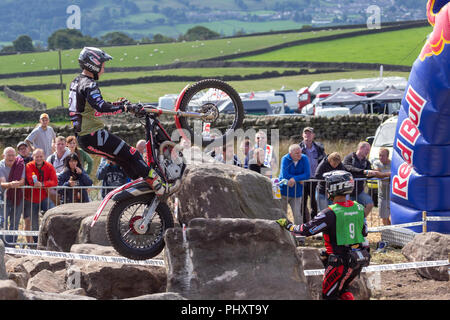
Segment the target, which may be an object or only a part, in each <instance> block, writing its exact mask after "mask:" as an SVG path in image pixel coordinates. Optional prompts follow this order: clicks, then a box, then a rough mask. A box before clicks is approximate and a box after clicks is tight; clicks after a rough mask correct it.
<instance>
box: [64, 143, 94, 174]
mask: <svg viewBox="0 0 450 320" xmlns="http://www.w3.org/2000/svg"><path fill="white" fill-rule="evenodd" d="M66 143H67V148H69V150H70V152H71V153H75V154H76V155H77V156H78V159H79V160H80V164H81V168H82V169H83V170H84V171H85V172H86V174H87V175H90V174H91V172H92V165H93V163H94V161H93V160H92V157H91V156H90V155H89V153H87V152H86V151H84V150H83V149H79V148H78V142H77V138H76V137H75V136H68V137H67V139H66ZM86 164H87V168H86Z"/></svg>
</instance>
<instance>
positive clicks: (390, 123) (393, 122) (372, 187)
mask: <svg viewBox="0 0 450 320" xmlns="http://www.w3.org/2000/svg"><path fill="white" fill-rule="evenodd" d="M397 121H398V116H394V117H391V118H389V119H387V120H386V121H384V122H383V123H382V124H380V126H379V127H378V128H377V130H376V131H375V136H372V137H368V138H367V139H366V141H367V142H369V143H370V144H371V145H372V147H371V149H370V153H369V161H370V163H372V165H373V163H374V161H375V160H378V153H379V152H380V149H381V148H386V149H388V150H389V159H392V152H393V150H394V138H395V130H396V128H397ZM367 187H368V188H369V194H371V195H372V200H373V201H374V203H377V201H378V183H377V180H372V181H367Z"/></svg>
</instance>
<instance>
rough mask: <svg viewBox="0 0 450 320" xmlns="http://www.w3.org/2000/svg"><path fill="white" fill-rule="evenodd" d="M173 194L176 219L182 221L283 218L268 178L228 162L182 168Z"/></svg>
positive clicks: (283, 214)
mask: <svg viewBox="0 0 450 320" xmlns="http://www.w3.org/2000/svg"><path fill="white" fill-rule="evenodd" d="M177 197H178V199H179V212H178V220H179V221H180V222H181V223H184V224H187V223H188V222H189V221H190V220H191V219H193V218H249V219H255V218H259V219H271V220H273V219H275V220H276V219H278V218H282V217H285V213H284V210H283V209H282V207H281V202H280V201H279V200H276V199H273V195H272V184H271V182H270V180H269V179H268V178H266V177H264V176H263V175H261V174H258V173H256V172H253V171H250V170H246V169H242V168H239V167H237V166H232V165H224V164H221V163H220V164H216V163H203V164H202V163H197V162H194V163H193V164H191V165H189V166H188V167H187V169H186V172H185V178H184V180H183V184H182V187H181V189H180V191H179V192H177Z"/></svg>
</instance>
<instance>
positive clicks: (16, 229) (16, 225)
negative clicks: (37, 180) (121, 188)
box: [0, 186, 117, 247]
mask: <svg viewBox="0 0 450 320" xmlns="http://www.w3.org/2000/svg"><path fill="white" fill-rule="evenodd" d="M114 188H117V187H114V186H111V187H104V186H76V187H67V186H56V187H50V188H43V187H33V186H22V187H19V188H15V189H8V190H3V193H0V238H1V239H2V240H3V242H4V243H5V246H7V247H14V246H16V245H18V246H20V247H24V246H29V247H32V246H37V238H38V234H39V231H38V230H39V226H40V222H41V219H42V216H43V214H44V213H45V212H46V211H47V210H49V209H51V208H53V207H55V206H58V205H61V204H64V203H78V202H90V201H97V200H102V198H103V197H102V191H103V190H106V192H105V193H108V192H109V191H111V190H113V189H114ZM43 189H45V191H46V193H47V196H46V197H44V198H43V196H42V193H41V191H43ZM83 190H86V192H87V195H88V198H87V199H86V197H85V196H84V195H83V193H84V192H83ZM6 191H8V193H9V192H14V195H13V196H12V197H10V198H7V196H6ZM26 192H28V193H29V197H27V198H29V199H30V200H27V199H25V193H26ZM36 193H38V194H39V198H38V199H37V200H38V202H36V203H33V202H32V199H34V198H35V194H36Z"/></svg>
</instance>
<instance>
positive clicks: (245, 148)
mask: <svg viewBox="0 0 450 320" xmlns="http://www.w3.org/2000/svg"><path fill="white" fill-rule="evenodd" d="M251 149H252V147H251V143H250V138H249V137H245V138H244V140H242V142H241V151H242V153H243V154H244V168H245V169H248V168H249V160H250V151H251ZM263 151H264V150H263ZM263 162H264V158H263Z"/></svg>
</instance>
